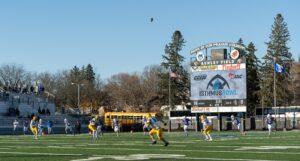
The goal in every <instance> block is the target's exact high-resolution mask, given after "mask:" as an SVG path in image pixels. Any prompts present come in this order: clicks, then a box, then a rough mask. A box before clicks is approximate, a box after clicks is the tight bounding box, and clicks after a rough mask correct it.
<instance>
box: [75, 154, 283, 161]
mask: <svg viewBox="0 0 300 161" xmlns="http://www.w3.org/2000/svg"><path fill="white" fill-rule="evenodd" d="M102 159H103V160H105V159H114V160H152V159H172V160H177V159H179V160H220V161H224V160H233V161H276V160H262V159H240V158H200V157H186V156H185V155H181V154H130V155H93V156H92V157H88V158H84V159H75V160H71V161H94V160H102ZM281 161H282V160H281Z"/></svg>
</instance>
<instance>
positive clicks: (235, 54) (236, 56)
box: [230, 50, 240, 59]
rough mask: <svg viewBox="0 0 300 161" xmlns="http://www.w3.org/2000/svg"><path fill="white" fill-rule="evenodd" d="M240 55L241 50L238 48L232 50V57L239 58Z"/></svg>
mask: <svg viewBox="0 0 300 161" xmlns="http://www.w3.org/2000/svg"><path fill="white" fill-rule="evenodd" d="M239 56H240V52H239V51H238V50H232V51H231V53H230V57H231V58H232V59H237V58H239Z"/></svg>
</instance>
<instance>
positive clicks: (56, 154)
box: [0, 152, 82, 156]
mask: <svg viewBox="0 0 300 161" xmlns="http://www.w3.org/2000/svg"><path fill="white" fill-rule="evenodd" d="M0 154H17V155H50V156H81V155H82V154H59V153H30V152H0Z"/></svg>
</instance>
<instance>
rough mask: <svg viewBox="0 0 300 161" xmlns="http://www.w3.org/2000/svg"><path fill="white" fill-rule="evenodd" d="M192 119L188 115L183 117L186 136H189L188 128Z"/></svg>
mask: <svg viewBox="0 0 300 161" xmlns="http://www.w3.org/2000/svg"><path fill="white" fill-rule="evenodd" d="M190 121H191V120H190V119H188V118H187V117H186V116H184V117H183V119H182V124H183V131H184V133H185V135H186V136H188V128H189V125H190Z"/></svg>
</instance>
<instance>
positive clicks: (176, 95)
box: [160, 31, 189, 106]
mask: <svg viewBox="0 0 300 161" xmlns="http://www.w3.org/2000/svg"><path fill="white" fill-rule="evenodd" d="M184 43H185V40H184V39H183V36H182V34H181V32H180V31H175V32H174V33H173V36H172V40H171V42H170V43H169V44H167V45H166V47H165V55H163V56H162V57H163V63H162V64H161V65H162V67H164V68H165V70H166V71H168V72H166V73H162V74H161V75H160V77H161V82H160V87H161V88H162V90H161V93H162V95H164V96H165V97H164V98H165V99H164V102H165V104H169V102H168V98H169V93H168V92H169V85H170V89H171V90H170V98H171V100H170V101H171V102H170V103H171V106H173V105H176V104H177V105H178V104H181V103H183V102H187V101H188V99H189V95H188V90H189V84H188V83H189V80H188V72H187V71H186V70H185V69H184V68H183V65H182V63H183V61H184V57H183V56H182V55H180V54H179V52H180V51H181V49H182V47H183V46H184ZM171 72H172V73H173V75H171V74H170V73H171ZM170 77H172V78H170ZM169 79H170V84H169Z"/></svg>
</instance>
